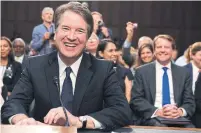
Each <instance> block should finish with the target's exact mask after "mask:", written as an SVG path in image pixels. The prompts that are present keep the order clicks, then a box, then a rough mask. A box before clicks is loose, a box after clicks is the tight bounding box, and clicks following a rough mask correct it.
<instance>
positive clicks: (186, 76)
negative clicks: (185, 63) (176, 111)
mask: <svg viewBox="0 0 201 133" xmlns="http://www.w3.org/2000/svg"><path fill="white" fill-rule="evenodd" d="M155 65H156V64H155V62H153V63H150V64H147V65H144V66H142V67H139V68H138V69H137V70H136V73H135V78H134V86H133V89H132V100H131V103H130V106H131V109H132V110H133V112H134V113H136V115H138V116H140V117H143V119H149V118H151V116H152V115H153V113H154V112H155V110H156V109H157V108H156V107H155V106H154V103H155V97H156V67H155ZM171 68H172V78H173V91H174V100H175V102H176V103H177V105H178V107H181V108H184V109H185V110H186V112H187V116H188V117H191V116H192V115H193V113H194V111H195V101H194V96H193V93H192V81H191V78H190V73H189V72H188V71H187V70H186V68H183V67H180V66H177V65H175V64H173V63H172V64H171Z"/></svg>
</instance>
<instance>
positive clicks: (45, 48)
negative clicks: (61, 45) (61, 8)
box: [31, 7, 55, 55]
mask: <svg viewBox="0 0 201 133" xmlns="http://www.w3.org/2000/svg"><path fill="white" fill-rule="evenodd" d="M53 15H54V11H53V9H52V8H50V7H45V8H44V9H43V10H42V16H41V18H42V20H43V23H42V24H40V25H38V26H36V27H34V29H33V33H32V44H31V47H32V49H33V50H35V51H36V53H37V55H43V54H48V53H51V52H52V51H53V50H54V47H52V45H51V44H50V43H49V39H50V36H51V35H52V34H53V33H54V31H55V26H54V24H53V22H52V21H53Z"/></svg>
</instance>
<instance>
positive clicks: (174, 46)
mask: <svg viewBox="0 0 201 133" xmlns="http://www.w3.org/2000/svg"><path fill="white" fill-rule="evenodd" d="M159 38H162V39H166V40H168V41H169V42H171V43H172V49H176V44H175V40H174V39H173V37H171V36H170V35H167V34H160V35H157V36H156V37H155V38H154V42H153V43H154V49H155V47H156V41H157V40H158V39H159Z"/></svg>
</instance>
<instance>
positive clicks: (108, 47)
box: [96, 39, 133, 102]
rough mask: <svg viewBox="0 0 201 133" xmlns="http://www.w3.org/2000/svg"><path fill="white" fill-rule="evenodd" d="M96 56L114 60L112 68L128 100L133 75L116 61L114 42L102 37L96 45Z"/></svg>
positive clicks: (116, 54)
mask: <svg viewBox="0 0 201 133" xmlns="http://www.w3.org/2000/svg"><path fill="white" fill-rule="evenodd" d="M96 57H97V58H100V59H105V60H109V61H112V62H114V69H115V71H116V73H117V77H118V79H119V81H120V85H121V88H122V90H123V92H124V93H125V96H126V98H127V100H128V102H130V98H131V89H132V80H133V75H132V72H131V71H130V69H127V68H125V67H123V66H121V65H120V64H118V63H117V58H118V53H117V47H116V45H115V43H114V42H113V41H112V40H110V39H103V40H101V41H100V43H99V45H98V47H97V53H96Z"/></svg>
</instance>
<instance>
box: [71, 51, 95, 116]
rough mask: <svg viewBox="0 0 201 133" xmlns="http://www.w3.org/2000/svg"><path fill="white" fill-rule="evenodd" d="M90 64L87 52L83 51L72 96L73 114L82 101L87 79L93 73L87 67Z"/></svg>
mask: <svg viewBox="0 0 201 133" xmlns="http://www.w3.org/2000/svg"><path fill="white" fill-rule="evenodd" d="M90 66H91V59H90V57H89V55H88V54H86V53H84V54H83V58H82V61H81V64H80V68H79V70H78V74H77V78H76V85H75V93H74V98H73V114H74V115H77V114H78V110H79V107H80V104H81V102H82V99H83V96H84V94H85V91H86V89H87V87H88V84H89V81H90V80H91V77H92V75H93V72H92V71H91V70H90V69H89V67H90Z"/></svg>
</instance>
